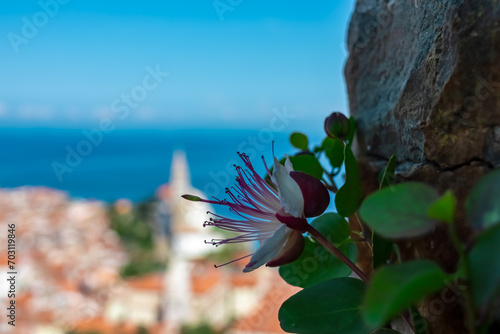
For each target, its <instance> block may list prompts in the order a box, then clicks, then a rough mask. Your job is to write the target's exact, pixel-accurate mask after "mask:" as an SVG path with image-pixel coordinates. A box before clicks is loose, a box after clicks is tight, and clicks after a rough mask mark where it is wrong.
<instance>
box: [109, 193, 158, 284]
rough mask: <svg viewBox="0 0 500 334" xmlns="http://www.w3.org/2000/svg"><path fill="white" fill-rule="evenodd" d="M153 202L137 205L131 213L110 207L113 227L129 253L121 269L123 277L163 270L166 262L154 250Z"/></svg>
mask: <svg viewBox="0 0 500 334" xmlns="http://www.w3.org/2000/svg"><path fill="white" fill-rule="evenodd" d="M153 205H154V203H153V202H144V203H141V204H139V205H137V206H135V207H134V208H133V209H132V210H131V212H129V213H119V212H117V210H116V209H115V208H114V207H110V208H109V217H110V219H111V228H112V229H113V230H114V231H115V232H116V233H117V234H118V236H119V237H120V239H121V241H122V244H123V245H124V246H125V250H126V252H127V255H128V259H129V261H128V263H127V264H126V265H125V266H124V267H123V268H122V269H121V276H122V277H130V276H141V275H145V274H148V273H152V272H157V271H162V270H164V269H165V267H166V263H165V262H164V261H162V260H161V259H158V258H157V256H156V254H155V252H154V240H153V236H154V230H153V225H152V223H151V221H152V218H151V213H152V212H153Z"/></svg>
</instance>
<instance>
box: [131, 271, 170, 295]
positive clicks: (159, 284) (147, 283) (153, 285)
mask: <svg viewBox="0 0 500 334" xmlns="http://www.w3.org/2000/svg"><path fill="white" fill-rule="evenodd" d="M127 284H128V286H129V287H131V288H133V289H139V290H155V291H161V290H163V288H164V286H165V274H163V273H154V274H150V275H146V276H142V277H138V278H133V279H131V280H129V281H128V282H127Z"/></svg>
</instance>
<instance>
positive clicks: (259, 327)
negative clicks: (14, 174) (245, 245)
mask: <svg viewBox="0 0 500 334" xmlns="http://www.w3.org/2000/svg"><path fill="white" fill-rule="evenodd" d="M185 193H189V194H193V195H197V196H200V197H204V194H202V193H201V192H200V191H199V190H197V189H195V188H193V187H192V185H191V181H190V176H189V168H188V165H187V161H186V157H185V154H184V152H176V153H175V154H174V157H173V161H172V168H171V173H170V180H169V182H168V183H167V184H165V185H162V186H160V187H159V188H158V191H157V197H158V200H157V203H156V206H155V207H156V209H155V211H156V212H155V217H156V218H155V223H156V224H155V246H156V247H155V248H156V252H157V253H158V254H159V255H160V256H164V257H165V258H168V268H167V271H166V272H157V273H152V274H148V275H145V276H141V277H132V278H127V279H122V278H120V268H121V267H122V266H123V265H124V264H125V263H126V262H127V256H126V253H125V251H124V249H123V247H122V245H121V242H120V239H119V237H118V236H117V235H116V233H115V232H114V231H113V230H112V229H111V228H110V220H109V217H108V214H107V207H106V205H105V204H104V203H102V202H98V201H89V200H72V199H70V198H68V197H67V195H66V194H65V193H63V192H60V191H56V190H52V189H47V188H18V189H13V190H0V221H1V222H2V226H4V227H5V228H6V225H7V224H8V223H15V224H16V231H17V239H16V240H17V245H18V249H17V259H16V262H17V263H18V264H19V266H18V268H17V269H18V272H19V275H18V285H17V291H18V294H16V305H17V308H18V312H17V325H16V328H15V329H16V331H13V328H12V326H8V325H6V322H5V321H4V322H2V323H0V332H1V333H9V332H12V333H23V334H24V333H27V334H28V333H29V334H64V333H103V334H107V333H117V334H121V333H123V334H128V333H134V334H136V333H151V334H154V333H163V334H164V333H168V334H170V333H181V332H182V330H183V329H184V332H186V333H188V331H187V330H186V328H196V327H197V326H202V325H207V326H209V327H210V328H213V329H214V330H215V331H217V332H220V333H230V334H250V333H254V334H267V333H282V331H281V329H280V327H279V322H278V316H277V314H278V310H279V307H280V305H281V303H282V302H283V301H284V300H285V299H286V298H288V297H289V296H290V295H292V294H293V293H294V292H296V291H297V290H298V289H297V288H294V287H291V286H289V285H287V284H286V283H285V282H284V281H283V280H282V279H281V278H280V277H279V275H278V273H277V271H276V270H272V269H265V268H263V269H259V270H256V271H254V272H252V273H248V274H243V273H242V269H243V265H244V264H245V261H242V262H243V263H241V262H240V263H238V262H237V263H233V264H231V265H229V266H227V267H222V268H218V269H216V268H214V266H213V264H214V263H213V260H207V255H209V254H210V253H211V252H213V251H214V250H215V248H214V247H213V246H211V245H208V244H206V243H205V242H204V241H205V240H209V239H212V238H214V237H217V235H216V234H215V233H217V232H216V230H215V231H214V230H212V229H204V228H203V227H202V224H203V221H205V220H207V218H208V216H207V211H212V212H213V208H212V207H210V205H208V204H206V203H201V202H196V203H194V202H190V201H186V200H184V199H182V198H181V197H180V196H181V195H182V194H185ZM115 207H116V209H117V211H118V212H119V213H120V212H121V213H123V214H128V213H129V212H130V211H131V203H130V202H128V201H126V200H122V201H120V202H119V203H117V204H116V205H115ZM0 243H1V244H6V233H0ZM247 252H250V250H247ZM0 271H1V272H2V273H4V274H5V275H6V272H7V266H6V259H5V258H4V259H3V261H0ZM5 275H3V276H5ZM6 296H7V294H6V293H4V292H2V293H1V295H0V302H1V305H6V303H7V300H6Z"/></svg>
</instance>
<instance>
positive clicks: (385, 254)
mask: <svg viewBox="0 0 500 334" xmlns="http://www.w3.org/2000/svg"><path fill="white" fill-rule="evenodd" d="M372 247H373V269H377V268H378V267H380V266H383V265H387V260H388V259H389V257H390V256H391V254H392V253H393V252H394V248H393V247H394V244H393V242H392V241H390V240H387V239H385V238H383V237H381V236H380V235H378V234H377V233H373V234H372Z"/></svg>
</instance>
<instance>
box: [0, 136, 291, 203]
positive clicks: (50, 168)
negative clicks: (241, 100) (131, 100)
mask: <svg viewBox="0 0 500 334" xmlns="http://www.w3.org/2000/svg"><path fill="white" fill-rule="evenodd" d="M288 135H289V134H288V133H273V134H272V136H273V137H274V138H273V139H274V140H275V141H276V143H275V152H276V155H277V156H279V155H283V154H285V153H290V152H292V149H291V147H290V145H289V143H288ZM249 136H250V137H253V138H255V140H256V144H255V143H254V144H251V143H250V140H249ZM96 139H98V138H97V137H96ZM269 140H270V133H269V132H267V133H263V132H262V130H261V131H259V130H173V131H172V130H169V131H166V130H118V129H117V130H115V131H113V132H111V133H108V134H104V135H103V137H102V142H100V143H98V144H97V145H94V144H91V145H90V146H88V144H87V146H85V144H81V142H82V141H88V139H87V137H85V135H84V134H83V133H82V130H74V129H0V158H1V160H0V187H3V188H12V187H18V186H24V185H40V186H48V187H51V188H57V189H61V190H64V191H67V192H68V193H69V194H70V195H71V196H73V197H82V198H96V199H100V200H104V201H114V200H116V199H119V198H129V199H131V200H133V201H136V202H137V201H141V200H145V199H148V198H151V197H152V196H154V192H155V190H156V188H157V187H158V186H159V185H161V184H163V183H165V182H167V181H168V178H169V173H170V164H171V158H172V153H173V151H174V150H176V149H182V150H184V151H186V155H187V159H188V163H189V166H190V169H191V177H192V183H193V185H194V186H195V187H197V188H199V189H201V190H203V191H205V192H206V193H208V194H209V195H222V192H223V188H224V187H225V186H228V184H226V183H225V182H226V180H227V175H228V172H232V171H233V169H232V167H231V165H232V164H233V163H234V161H238V162H239V158H238V156H237V155H236V151H238V150H245V151H252V150H254V151H253V152H254V153H256V156H257V158H256V159H254V165H255V167H256V168H257V169H258V170H259V171H261V172H263V171H264V169H263V168H262V162H261V160H260V155H265V157H266V161H267V162H268V163H269V164H271V163H272V151H271V144H270V142H269ZM97 142H98V141H96V143H97ZM79 143H80V144H79ZM79 145H80V147H79ZM82 145H83V146H82ZM78 148H80V152H83V153H85V154H87V152H88V150H89V149H90V153H88V155H87V156H83V155H80V154H78V155H79V156H80V158H81V160H80V161H78V160H79V159H78V158H75V157H74V156H73V157H72V159H73V160H71V159H70V160H69V164H68V161H67V157H68V152H69V151H71V150H74V151H76V152H77V153H78ZM85 150H87V151H85ZM70 156H71V154H70ZM64 166H66V167H64ZM230 182H231V183H232V182H233V178H231V180H230Z"/></svg>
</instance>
